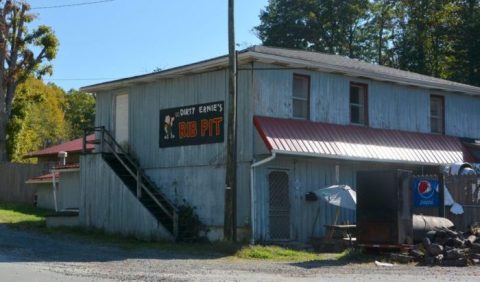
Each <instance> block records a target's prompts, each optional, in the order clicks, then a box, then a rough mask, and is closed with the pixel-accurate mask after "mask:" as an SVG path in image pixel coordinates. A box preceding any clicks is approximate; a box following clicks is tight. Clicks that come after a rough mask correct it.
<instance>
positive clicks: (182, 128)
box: [178, 122, 188, 139]
mask: <svg viewBox="0 0 480 282" xmlns="http://www.w3.org/2000/svg"><path fill="white" fill-rule="evenodd" d="M178 137H179V138H180V139H183V138H185V137H188V132H187V124H186V123H185V122H179V123H178Z"/></svg>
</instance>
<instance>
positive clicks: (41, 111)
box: [8, 78, 68, 162]
mask: <svg viewBox="0 0 480 282" xmlns="http://www.w3.org/2000/svg"><path fill="white" fill-rule="evenodd" d="M66 104H67V101H66V96H65V93H64V91H63V90H62V89H61V88H59V87H57V86H55V85H53V84H44V83H43V81H41V80H39V79H35V78H29V79H27V81H25V82H24V83H22V84H20V85H19V86H18V88H17V93H16V98H15V101H14V103H13V106H12V114H11V118H10V122H9V126H8V135H9V138H8V153H9V155H10V156H11V160H12V161H15V162H25V161H31V160H30V159H26V160H24V159H23V156H24V155H25V154H27V153H29V152H33V151H37V150H39V149H42V148H45V147H47V146H49V145H53V144H57V143H60V142H61V141H65V140H66V139H67V138H68V135H67V130H66V129H67V128H68V124H67V123H66V121H65V118H64V111H65V108H66Z"/></svg>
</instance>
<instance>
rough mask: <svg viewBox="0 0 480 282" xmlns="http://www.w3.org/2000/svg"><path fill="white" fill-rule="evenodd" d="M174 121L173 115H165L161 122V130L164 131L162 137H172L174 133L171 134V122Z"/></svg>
mask: <svg viewBox="0 0 480 282" xmlns="http://www.w3.org/2000/svg"><path fill="white" fill-rule="evenodd" d="M174 121H175V117H171V116H170V115H166V116H165V122H164V124H163V131H164V132H165V136H164V137H163V138H164V139H166V140H168V139H174V138H175V135H173V131H172V127H173V122H174Z"/></svg>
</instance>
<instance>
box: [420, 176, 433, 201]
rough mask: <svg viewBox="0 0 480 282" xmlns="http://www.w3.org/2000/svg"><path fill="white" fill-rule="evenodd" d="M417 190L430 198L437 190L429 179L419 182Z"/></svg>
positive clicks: (421, 194) (422, 195)
mask: <svg viewBox="0 0 480 282" xmlns="http://www.w3.org/2000/svg"><path fill="white" fill-rule="evenodd" d="M417 192H418V195H420V197H422V198H423V199H430V198H431V197H432V196H433V193H434V192H435V191H434V189H433V187H432V185H431V184H430V182H429V181H428V180H421V181H419V182H418V185H417Z"/></svg>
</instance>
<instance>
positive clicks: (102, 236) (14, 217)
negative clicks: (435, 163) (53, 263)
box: [0, 203, 359, 262]
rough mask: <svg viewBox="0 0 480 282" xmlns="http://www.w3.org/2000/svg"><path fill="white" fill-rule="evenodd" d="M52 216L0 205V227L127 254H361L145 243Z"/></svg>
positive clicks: (314, 257) (336, 257)
mask: <svg viewBox="0 0 480 282" xmlns="http://www.w3.org/2000/svg"><path fill="white" fill-rule="evenodd" d="M50 213H52V212H51V211H49V210H44V209H39V208H34V207H30V206H25V205H18V204H8V203H0V224H7V225H9V226H11V227H13V228H21V229H30V230H33V231H38V232H42V233H46V234H53V235H55V234H61V235H62V236H71V237H73V238H76V239H79V240H87V241H94V242H98V243H101V244H109V245H113V246H116V247H120V248H122V249H126V250H138V251H141V250H142V249H149V250H152V249H153V250H159V251H168V252H175V253H177V254H179V255H184V256H195V257H197V256H198V257H209V258H219V257H231V258H240V259H257V260H268V261H295V262H302V261H305V262H306V261H322V260H329V261H332V260H333V261H347V260H352V259H353V260H355V259H358V256H359V255H358V254H357V253H355V252H351V251H346V252H343V253H339V254H318V253H314V252H309V251H304V250H296V249H291V248H285V247H279V246H261V245H255V246H249V245H245V244H240V243H230V242H217V243H207V242H205V243H172V242H145V241H140V240H137V239H135V238H131V237H130V238H128V237H121V236H116V235H111V234H106V233H105V232H103V231H101V230H92V229H89V230H87V229H84V228H80V227H74V228H71V227H68V228H67V227H61V228H47V227H46V224H45V217H46V216H47V215H48V214H50Z"/></svg>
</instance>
